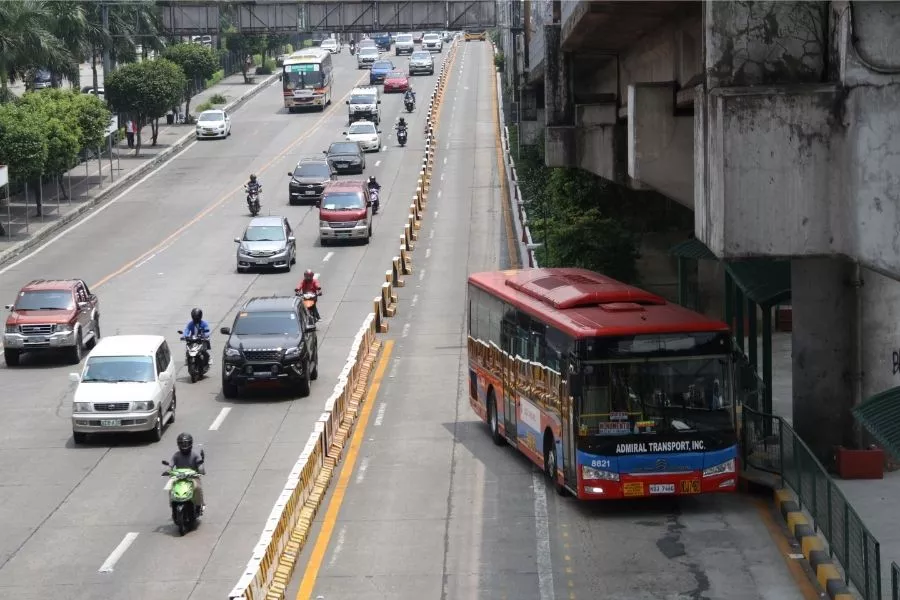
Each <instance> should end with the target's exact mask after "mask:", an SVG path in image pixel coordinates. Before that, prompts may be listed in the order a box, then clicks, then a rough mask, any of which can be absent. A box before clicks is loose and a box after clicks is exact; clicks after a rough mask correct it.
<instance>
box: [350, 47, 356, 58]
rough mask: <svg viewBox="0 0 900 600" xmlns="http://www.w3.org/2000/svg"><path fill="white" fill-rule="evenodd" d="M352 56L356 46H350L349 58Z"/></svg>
mask: <svg viewBox="0 0 900 600" xmlns="http://www.w3.org/2000/svg"><path fill="white" fill-rule="evenodd" d="M354 54H356V45H355V44H350V56H353V55H354Z"/></svg>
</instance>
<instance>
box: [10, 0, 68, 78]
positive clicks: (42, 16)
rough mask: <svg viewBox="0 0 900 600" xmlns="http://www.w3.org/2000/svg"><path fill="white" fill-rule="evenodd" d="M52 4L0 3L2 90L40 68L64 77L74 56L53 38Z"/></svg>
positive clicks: (34, 0)
mask: <svg viewBox="0 0 900 600" xmlns="http://www.w3.org/2000/svg"><path fill="white" fill-rule="evenodd" d="M50 4H51V2H45V1H41V0H8V1H5V2H0V89H2V90H3V91H4V93H5V91H6V90H7V89H8V86H9V82H10V81H15V80H16V79H17V78H21V77H23V76H24V74H25V73H26V72H27V71H28V70H29V69H33V68H37V67H44V68H47V69H50V71H51V72H53V73H61V74H65V73H67V72H69V70H70V69H71V66H72V55H71V54H70V52H69V51H68V50H67V49H66V47H65V45H64V44H63V43H62V41H60V39H59V38H57V37H56V36H55V35H53V31H52V25H53V14H52V12H51V10H50V7H49V5H50Z"/></svg>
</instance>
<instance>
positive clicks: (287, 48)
mask: <svg viewBox="0 0 900 600" xmlns="http://www.w3.org/2000/svg"><path fill="white" fill-rule="evenodd" d="M283 52H284V54H293V53H294V46H292V45H291V44H285V45H284V48H283Z"/></svg>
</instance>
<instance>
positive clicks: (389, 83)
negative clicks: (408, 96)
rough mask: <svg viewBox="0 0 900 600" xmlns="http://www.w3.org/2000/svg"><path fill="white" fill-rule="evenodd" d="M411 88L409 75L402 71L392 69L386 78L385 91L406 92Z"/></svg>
mask: <svg viewBox="0 0 900 600" xmlns="http://www.w3.org/2000/svg"><path fill="white" fill-rule="evenodd" d="M408 89H409V76H408V75H407V74H406V73H403V72H401V71H391V72H390V73H388V74H387V75H386V76H385V78H384V93H385V94H387V93H388V92H405V91H406V90H408Z"/></svg>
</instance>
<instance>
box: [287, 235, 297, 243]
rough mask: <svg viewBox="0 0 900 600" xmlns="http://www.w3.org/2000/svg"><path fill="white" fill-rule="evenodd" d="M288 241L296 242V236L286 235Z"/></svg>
mask: <svg viewBox="0 0 900 600" xmlns="http://www.w3.org/2000/svg"><path fill="white" fill-rule="evenodd" d="M288 241H289V242H291V243H293V242H296V241H297V238H295V237H294V236H292V235H289V236H288Z"/></svg>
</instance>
